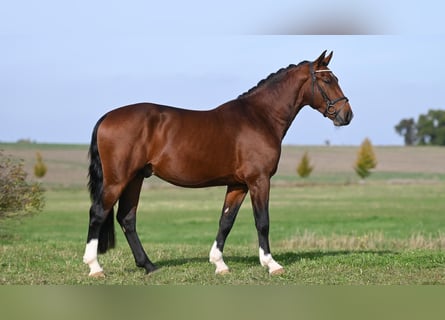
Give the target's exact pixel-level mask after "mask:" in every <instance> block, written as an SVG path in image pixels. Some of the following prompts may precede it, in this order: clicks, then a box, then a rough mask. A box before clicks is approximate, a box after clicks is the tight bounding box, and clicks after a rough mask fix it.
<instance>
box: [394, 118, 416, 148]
mask: <svg viewBox="0 0 445 320" xmlns="http://www.w3.org/2000/svg"><path fill="white" fill-rule="evenodd" d="M394 129H395V130H396V132H397V133H398V134H400V135H401V136H403V138H404V140H405V145H406V146H412V145H415V144H416V143H417V128H416V122H415V121H414V119H413V118H410V119H402V120H401V121H400V122H399V124H398V125H396V126H395V127H394Z"/></svg>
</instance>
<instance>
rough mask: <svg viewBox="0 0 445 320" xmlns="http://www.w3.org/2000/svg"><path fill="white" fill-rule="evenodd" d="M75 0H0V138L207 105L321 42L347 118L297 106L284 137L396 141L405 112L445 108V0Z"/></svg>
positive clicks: (58, 133) (61, 133)
mask: <svg viewBox="0 0 445 320" xmlns="http://www.w3.org/2000/svg"><path fill="white" fill-rule="evenodd" d="M71 2H72V3H64V2H62V1H54V0H41V1H24V0H16V1H9V2H8V3H4V4H2V10H1V12H0V75H1V76H0V141H2V142H15V141H18V140H20V139H29V140H31V141H35V142H43V143H89V141H90V137H91V131H92V128H93V127H94V124H95V123H96V121H97V120H98V119H99V118H100V117H101V115H103V114H104V113H106V112H108V111H110V110H112V109H114V108H116V107H120V106H123V105H128V104H133V103H137V102H155V103H160V104H165V105H172V106H177V107H182V108H186V109H195V110H207V109H212V108H215V107H217V106H218V105H220V104H222V103H224V102H226V101H229V100H231V99H234V98H236V97H237V96H238V95H239V94H241V93H243V92H245V91H247V90H248V89H250V88H251V87H253V86H255V85H256V84H257V83H258V82H259V81H260V80H261V79H263V78H265V77H267V76H268V75H269V74H270V73H272V72H275V71H277V70H278V69H280V68H282V67H286V66H288V65H289V64H291V63H293V64H297V63H299V62H300V61H303V60H315V59H316V58H317V57H318V56H319V55H320V54H321V52H322V51H324V50H328V51H333V52H334V56H333V59H332V60H331V63H330V68H331V70H332V71H333V72H334V73H335V75H336V76H337V77H338V78H339V81H340V86H341V88H342V90H343V92H344V94H345V95H346V96H347V97H348V98H349V100H350V104H351V106H352V109H353V111H354V114H355V116H354V119H353V121H352V122H351V124H350V125H349V126H346V127H342V128H336V127H334V126H333V124H332V122H330V121H329V120H327V119H326V118H323V116H322V115H321V114H320V113H318V112H316V111H314V110H313V109H312V108H310V107H305V108H304V109H303V110H302V111H301V112H300V113H299V115H298V116H297V117H296V119H295V121H294V123H293V125H292V126H291V128H290V129H289V131H288V133H287V135H286V137H285V139H284V143H285V144H297V145H320V144H324V143H325V142H326V141H329V142H330V143H331V144H333V145H358V144H360V143H361V142H362V141H363V140H364V139H365V138H369V139H371V141H372V143H373V144H376V145H402V144H403V137H401V136H399V135H397V133H396V132H395V130H394V126H395V125H397V124H398V123H399V121H400V120H402V119H404V118H411V117H413V118H415V119H417V117H418V116H419V115H420V114H425V113H427V112H428V110H429V109H445V101H444V99H443V98H444V91H445V90H444V89H445V84H444V80H443V75H444V74H445V63H444V59H443V57H444V51H445V50H444V49H445V26H444V24H443V23H441V22H440V21H441V20H442V17H441V14H442V13H443V12H445V4H443V2H441V1H429V0H426V1H422V2H418V1H417V2H414V1H408V0H406V1H386V2H383V1H382V2H379V1H366V0H365V1H361V2H357V1H339V2H335V4H333V3H334V2H332V1H330V2H327V3H326V2H323V1H318V0H313V1H310V2H308V4H304V3H299V4H298V5H296V4H295V3H296V1H290V0H289V1H284V0H283V1H281V0H277V1H263V0H256V1H254V0H247V1H232V0H227V1H224V2H218V3H216V4H214V3H212V2H210V1H202V0H199V1H192V0H191V1H187V2H185V1H171V0H165V1H162V3H160V2H159V1H157V2H153V1H142V0H140V1H134V0H129V1H110V0H109V1H94V2H93V1H85V0H80V1H71ZM419 3H420V4H421V5H420V4H419Z"/></svg>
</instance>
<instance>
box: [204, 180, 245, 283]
mask: <svg viewBox="0 0 445 320" xmlns="http://www.w3.org/2000/svg"><path fill="white" fill-rule="evenodd" d="M247 190H248V189H247V187H246V186H243V185H241V186H228V187H227V193H226V198H225V200H224V206H223V209H222V213H221V218H220V220H219V229H218V234H217V235H216V240H215V242H214V243H213V246H212V249H211V250H210V254H209V261H210V262H211V263H213V264H214V265H215V266H216V270H215V273H216V274H225V273H228V272H229V267H228V266H227V265H226V264H225V262H224V260H223V256H222V252H223V250H224V243H225V242H226V239H227V236H228V235H229V232H230V230H231V229H232V227H233V224H234V222H235V218H236V216H237V214H238V210H239V208H240V207H241V204H242V203H243V200H244V198H245V197H246V193H247Z"/></svg>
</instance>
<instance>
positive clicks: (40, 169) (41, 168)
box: [34, 152, 48, 179]
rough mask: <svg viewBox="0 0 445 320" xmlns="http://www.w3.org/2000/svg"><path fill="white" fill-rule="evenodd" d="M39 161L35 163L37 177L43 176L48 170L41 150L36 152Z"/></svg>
mask: <svg viewBox="0 0 445 320" xmlns="http://www.w3.org/2000/svg"><path fill="white" fill-rule="evenodd" d="M36 158H37V163H36V164H35V165H34V175H35V176H36V177H37V178H39V179H40V178H43V177H44V176H45V174H46V171H47V170H48V169H47V167H46V165H45V163H44V162H43V158H42V155H41V154H40V152H36Z"/></svg>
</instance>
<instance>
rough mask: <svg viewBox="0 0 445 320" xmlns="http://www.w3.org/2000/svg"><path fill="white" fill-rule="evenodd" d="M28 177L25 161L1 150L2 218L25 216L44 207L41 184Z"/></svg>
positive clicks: (0, 185)
mask: <svg viewBox="0 0 445 320" xmlns="http://www.w3.org/2000/svg"><path fill="white" fill-rule="evenodd" d="M26 177H27V174H26V172H25V170H24V168H23V161H22V160H17V159H14V158H12V157H10V156H5V155H4V154H3V152H2V151H1V150H0V218H3V217H18V216H23V215H27V214H30V213H33V212H36V211H40V210H41V209H42V208H43V206H44V198H43V189H42V187H41V185H40V184H38V183H31V182H28V181H27V180H26Z"/></svg>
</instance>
